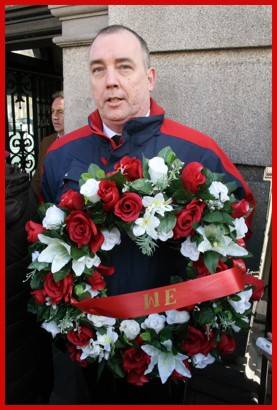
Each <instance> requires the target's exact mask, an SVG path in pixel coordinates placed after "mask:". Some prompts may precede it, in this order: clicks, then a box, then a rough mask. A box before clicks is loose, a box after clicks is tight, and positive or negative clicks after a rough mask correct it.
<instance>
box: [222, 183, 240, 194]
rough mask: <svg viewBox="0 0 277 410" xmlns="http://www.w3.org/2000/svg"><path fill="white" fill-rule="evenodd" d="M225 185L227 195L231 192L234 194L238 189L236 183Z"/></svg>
mask: <svg viewBox="0 0 277 410" xmlns="http://www.w3.org/2000/svg"><path fill="white" fill-rule="evenodd" d="M225 185H226V186H227V188H228V191H229V194H230V193H231V192H234V191H235V190H236V189H237V188H238V184H237V182H236V181H231V182H225Z"/></svg>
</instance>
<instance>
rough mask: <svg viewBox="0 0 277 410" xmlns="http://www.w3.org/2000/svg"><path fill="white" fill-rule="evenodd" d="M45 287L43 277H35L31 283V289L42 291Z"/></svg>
mask: <svg viewBox="0 0 277 410" xmlns="http://www.w3.org/2000/svg"><path fill="white" fill-rule="evenodd" d="M42 286H43V278H42V276H41V275H34V276H33V277H32V279H31V282H30V287H31V289H34V290H35V289H41V288H42Z"/></svg>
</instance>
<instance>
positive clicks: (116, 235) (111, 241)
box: [101, 227, 121, 251]
mask: <svg viewBox="0 0 277 410" xmlns="http://www.w3.org/2000/svg"><path fill="white" fill-rule="evenodd" d="M102 234H103V236H104V242H103V243H102V245H101V249H102V250H103V251H110V250H111V249H113V247H114V246H115V245H119V244H120V243H121V239H120V231H119V230H118V229H117V228H116V227H114V228H112V229H111V230H110V231H109V230H108V229H103V230H102Z"/></svg>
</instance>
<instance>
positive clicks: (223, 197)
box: [209, 181, 230, 203]
mask: <svg viewBox="0 0 277 410" xmlns="http://www.w3.org/2000/svg"><path fill="white" fill-rule="evenodd" d="M209 192H210V194H211V195H212V196H213V197H215V198H216V199H219V200H220V201H221V202H223V203H224V202H226V201H229V199H230V198H229V196H228V188H227V186H226V185H224V184H222V182H218V181H214V182H212V183H211V185H210V187H209Z"/></svg>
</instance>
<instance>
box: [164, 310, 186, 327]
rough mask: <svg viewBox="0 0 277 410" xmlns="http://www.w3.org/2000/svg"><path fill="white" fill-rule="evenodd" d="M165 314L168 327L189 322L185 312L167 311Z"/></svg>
mask: <svg viewBox="0 0 277 410" xmlns="http://www.w3.org/2000/svg"><path fill="white" fill-rule="evenodd" d="M165 313H166V321H167V323H168V324H169V325H174V324H175V323H186V322H188V321H189V318H190V315H189V313H188V312H187V311H186V310H168V311H167V312H165Z"/></svg>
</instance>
